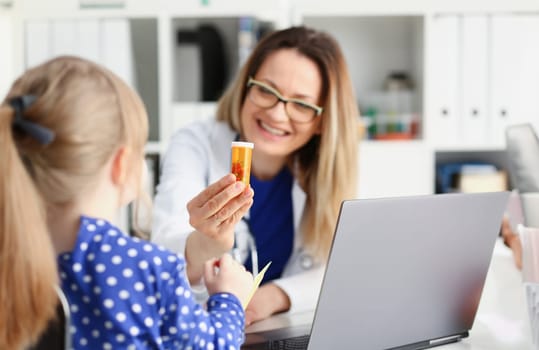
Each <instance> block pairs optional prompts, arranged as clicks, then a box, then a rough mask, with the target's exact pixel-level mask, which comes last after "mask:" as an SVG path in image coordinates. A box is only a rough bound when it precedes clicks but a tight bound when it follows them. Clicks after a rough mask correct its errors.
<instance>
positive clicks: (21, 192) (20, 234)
mask: <svg viewBox="0 0 539 350" xmlns="http://www.w3.org/2000/svg"><path fill="white" fill-rule="evenodd" d="M13 118H14V112H13V109H11V107H8V106H6V105H0V174H1V176H0V286H1V287H0V349H22V348H25V347H28V346H29V345H31V344H32V343H34V342H35V341H36V340H37V339H38V338H39V335H40V334H41V333H42V332H43V331H44V329H45V328H46V326H47V323H48V321H49V320H50V319H52V318H53V317H54V314H55V309H56V305H57V299H58V298H57V294H56V291H55V289H54V288H55V285H56V284H58V276H57V264H56V257H55V255H56V254H55V252H54V249H53V246H52V242H51V239H50V236H49V233H48V230H47V221H46V213H45V208H44V204H43V202H42V199H41V197H40V195H39V193H38V191H37V189H36V187H35V185H34V183H33V181H32V178H31V176H30V175H29V173H28V171H27V169H26V168H25V166H24V164H23V161H22V160H21V157H20V155H19V152H18V150H17V148H16V146H15V142H14V138H13V132H12V121H13Z"/></svg>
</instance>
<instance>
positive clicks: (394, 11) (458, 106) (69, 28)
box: [0, 0, 539, 198]
mask: <svg viewBox="0 0 539 350" xmlns="http://www.w3.org/2000/svg"><path fill="white" fill-rule="evenodd" d="M297 24H306V25H309V26H312V27H315V28H318V29H323V30H326V31H327V32H329V33H331V34H333V35H334V36H335V37H336V38H337V40H338V41H339V42H340V44H341V46H342V48H343V51H344V53H345V56H346V58H347V61H348V65H349V68H350V72H351V75H352V80H353V83H354V88H355V91H356V95H357V102H358V105H359V107H360V110H361V113H362V116H361V121H362V123H363V125H364V126H365V132H364V140H363V141H362V142H361V144H360V145H359V147H360V175H359V179H358V181H359V194H358V195H359V197H360V198H372V197H385V196H397V195H416V194H427V193H434V192H436V191H438V192H439V191H452V190H455V188H454V186H460V185H458V184H457V185H456V184H454V183H452V184H449V185H447V186H446V187H443V188H442V187H440V183H439V182H440V171H441V170H440V169H441V168H440V166H443V165H445V164H447V163H451V164H453V165H454V164H457V165H456V166H457V170H456V172H458V171H459V170H460V168H458V167H459V166H460V165H470V164H471V165H475V167H472V173H474V172H475V173H479V174H480V175H484V176H483V180H485V179H487V180H488V181H490V182H488V181H487V180H485V181H487V182H488V183H489V184H491V185H492V186H498V185H499V184H500V182H502V183H503V182H504V181H505V182H507V178H504V177H503V176H501V177H500V176H499V174H497V172H498V171H502V172H503V170H504V169H505V168H506V166H507V162H506V160H505V152H504V150H505V141H504V130H505V127H506V126H507V125H509V124H514V123H522V122H532V123H534V124H535V127H536V129H537V128H538V127H539V45H536V44H535V42H536V41H537V38H539V1H537V0H513V1H507V0H491V1H488V0H468V1H464V0H454V1H441V0H439V1H434V0H409V1H396V0H379V1H365V0H358V1H349V0H332V1H323V0H314V1H313V0H278V1H258V0H257V1H253V0H182V1H177V0H154V1H146V0H79V1H75V0H47V1H41V0H0V47H1V48H2V50H1V52H2V54H0V94H1V95H2V96H4V95H5V93H6V91H7V89H8V88H9V85H10V84H11V82H12V81H13V79H14V78H15V77H16V76H18V75H19V74H20V73H21V72H22V71H23V70H24V69H25V68H27V67H30V66H33V65H35V64H37V63H39V62H41V61H43V60H45V59H47V58H50V57H53V56H56V55H59V54H75V55H80V56H83V57H87V58H90V59H92V60H94V61H97V62H100V63H102V64H104V65H105V66H107V67H109V68H110V69H112V70H113V71H115V72H116V73H117V74H119V75H120V76H121V77H123V78H124V79H126V80H127V81H128V82H129V84H131V85H132V86H133V87H135V89H136V90H137V91H138V92H139V93H140V94H141V95H142V97H143V99H144V101H145V103H146V105H147V108H148V111H149V115H150V126H151V130H150V143H149V144H148V146H147V153H148V155H149V156H151V157H150V158H149V164H150V165H151V166H153V167H156V166H158V163H159V162H158V158H156V157H155V156H156V155H160V154H162V153H163V152H164V150H165V149H166V146H167V142H168V140H169V138H170V135H171V134H172V133H173V132H174V130H176V129H177V128H178V127H180V126H182V125H185V124H186V123H188V122H190V121H193V120H197V119H202V118H211V117H213V113H214V110H215V99H216V96H218V95H219V93H220V92H221V91H222V89H223V88H224V86H226V83H227V82H228V81H229V80H230V79H231V78H232V76H233V75H234V74H235V73H236V71H237V69H238V67H239V65H240V64H241V62H243V60H245V58H246V57H247V56H248V54H249V51H250V50H251V48H252V47H253V45H255V43H256V41H257V40H258V38H259V37H260V36H261V35H263V34H264V33H265V32H266V31H268V30H271V29H274V28H283V27H286V26H289V25H297ZM454 166H455V165H454ZM451 169H454V168H451ZM451 169H449V170H448V169H447V168H444V169H442V171H445V173H443V174H445V176H449V177H451V176H452V173H451ZM466 169H470V167H468V168H466ZM154 170H155V169H154ZM155 174H156V173H155V172H153V173H152V174H151V175H153V176H154V180H155ZM485 174H486V175H485ZM493 174H497V175H493ZM485 181H483V182H481V181H479V182H476V183H475V185H474V183H473V181H472V184H471V186H472V187H471V189H472V190H473V189H474V186H479V189H481V188H480V187H481V184H485V183H487V182H485ZM478 183H479V185H478ZM508 186H509V187H511V184H508ZM456 190H458V188H456ZM150 191H151V189H150Z"/></svg>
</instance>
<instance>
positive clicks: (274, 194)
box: [245, 167, 294, 283]
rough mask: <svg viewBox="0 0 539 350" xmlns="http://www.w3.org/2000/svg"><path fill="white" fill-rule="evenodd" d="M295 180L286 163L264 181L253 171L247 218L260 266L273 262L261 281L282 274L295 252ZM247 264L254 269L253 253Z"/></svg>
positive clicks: (269, 279) (260, 267)
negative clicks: (251, 199)
mask: <svg viewBox="0 0 539 350" xmlns="http://www.w3.org/2000/svg"><path fill="white" fill-rule="evenodd" d="M292 184H293V177H292V174H291V173H290V170H288V168H287V167H284V168H283V170H281V171H280V172H279V174H277V176H275V177H274V178H273V179H271V180H269V181H261V180H258V179H257V178H256V177H255V176H252V175H251V187H252V188H253V190H254V192H255V197H254V202H253V206H252V207H251V210H250V211H249V219H248V220H247V221H248V225H249V229H250V231H251V233H252V234H253V236H254V239H255V242H256V248H257V252H258V268H259V269H262V268H263V267H264V266H265V265H266V264H267V263H268V262H269V261H271V262H272V263H271V266H270V267H269V269H268V271H267V272H266V274H265V275H264V279H263V280H262V283H264V282H267V281H271V280H274V279H276V278H279V277H281V274H282V273H283V270H284V267H285V265H286V263H287V262H288V259H290V256H291V255H292V248H293V244H294V213H293V209H292ZM245 267H246V268H247V269H248V270H249V271H252V270H251V268H252V266H251V258H250V257H248V258H247V260H246V262H245Z"/></svg>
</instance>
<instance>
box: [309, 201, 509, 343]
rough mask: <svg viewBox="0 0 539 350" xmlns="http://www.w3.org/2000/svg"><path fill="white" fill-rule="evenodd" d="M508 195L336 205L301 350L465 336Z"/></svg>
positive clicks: (483, 280) (434, 340)
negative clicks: (337, 209) (308, 329)
mask: <svg viewBox="0 0 539 350" xmlns="http://www.w3.org/2000/svg"><path fill="white" fill-rule="evenodd" d="M508 196H509V193H507V192H498V193H470V194H444V195H428V196H417V197H400V198H387V199H372V200H353V201H345V202H343V204H342V206H341V212H340V214H339V221H338V223H337V228H336V232H335V238H334V241H333V247H332V251H331V254H330V258H329V262H328V265H327V269H326V274H325V277H324V282H323V286H322V291H321V293H320V297H319V301H318V307H317V310H316V314H315V318H314V323H313V328H312V333H311V337H310V341H309V347H308V349H309V350H322V349H324V350H326V349H332V348H334V347H335V346H336V345H338V346H339V348H342V349H345V348H346V349H392V348H410V349H412V348H424V347H426V346H434V345H440V344H441V343H443V342H445V341H451V340H456V339H457V338H456V336H459V335H461V336H467V334H468V330H470V329H471V327H472V325H473V321H474V318H475V314H476V311H477V307H478V304H479V300H480V297H481V293H482V289H483V285H484V282H485V278H486V274H487V270H488V266H489V264H490V259H491V257H492V251H493V247H494V244H495V241H496V237H497V236H498V232H499V228H500V223H501V220H502V215H503V211H504V209H505V207H506V203H507V199H508Z"/></svg>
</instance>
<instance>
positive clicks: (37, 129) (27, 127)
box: [9, 95, 55, 146]
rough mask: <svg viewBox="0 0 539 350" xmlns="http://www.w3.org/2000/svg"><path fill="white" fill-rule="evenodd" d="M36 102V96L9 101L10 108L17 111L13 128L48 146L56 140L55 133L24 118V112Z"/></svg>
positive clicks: (15, 98) (20, 97) (25, 96)
mask: <svg viewBox="0 0 539 350" xmlns="http://www.w3.org/2000/svg"><path fill="white" fill-rule="evenodd" d="M36 100H37V97H36V96H34V95H23V96H17V97H13V98H11V99H10V100H9V104H10V106H11V107H12V108H13V109H14V110H15V118H14V119H13V123H12V127H13V128H14V129H16V130H19V131H22V132H24V133H26V134H27V135H29V136H31V137H33V138H34V139H35V140H36V141H38V142H39V143H40V144H42V145H44V146H47V145H48V144H50V143H51V142H52V141H53V140H54V137H55V134H54V131H52V130H51V129H49V128H46V127H44V126H41V125H39V124H37V123H34V122H32V121H29V120H26V119H24V118H23V115H24V111H25V110H26V109H28V108H29V107H30V106H31V105H32V104H33V103H34V102H35V101H36Z"/></svg>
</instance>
